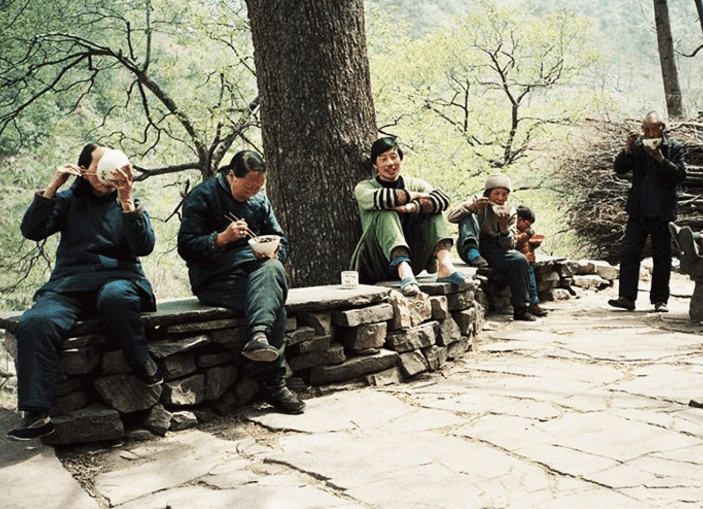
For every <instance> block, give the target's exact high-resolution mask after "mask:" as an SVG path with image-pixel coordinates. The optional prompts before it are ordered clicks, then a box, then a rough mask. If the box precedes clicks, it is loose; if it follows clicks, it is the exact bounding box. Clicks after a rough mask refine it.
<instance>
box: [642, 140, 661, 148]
mask: <svg viewBox="0 0 703 509" xmlns="http://www.w3.org/2000/svg"><path fill="white" fill-rule="evenodd" d="M642 144H643V145H644V146H645V147H647V148H649V149H651V150H654V149H656V148H659V145H661V144H662V139H661V138H643V139H642Z"/></svg>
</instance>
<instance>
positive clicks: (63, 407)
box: [54, 391, 88, 414]
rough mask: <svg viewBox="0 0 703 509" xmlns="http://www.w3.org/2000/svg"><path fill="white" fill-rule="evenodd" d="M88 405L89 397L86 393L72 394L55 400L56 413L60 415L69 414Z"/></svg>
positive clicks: (77, 392)
mask: <svg viewBox="0 0 703 509" xmlns="http://www.w3.org/2000/svg"><path fill="white" fill-rule="evenodd" d="M87 405H88V395H87V394H86V393H85V391H76V392H72V393H70V394H67V395H65V396H62V397H60V398H55V399H54V411H55V412H56V413H59V414H67V413H68V412H70V411H72V410H78V409H79V408H83V407H84V406H87Z"/></svg>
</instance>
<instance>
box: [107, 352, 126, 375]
mask: <svg viewBox="0 0 703 509" xmlns="http://www.w3.org/2000/svg"><path fill="white" fill-rule="evenodd" d="M130 371H131V369H129V366H127V363H126V362H125V360H124V354H123V353H122V350H113V351H111V352H105V353H103V358H102V362H101V366H100V374H102V375H104V376H107V375H116V374H118V373H129V372H130Z"/></svg>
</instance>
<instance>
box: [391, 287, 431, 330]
mask: <svg viewBox="0 0 703 509" xmlns="http://www.w3.org/2000/svg"><path fill="white" fill-rule="evenodd" d="M389 298H390V303H391V304H392V305H393V310H394V313H393V320H391V324H390V330H401V329H409V328H411V327H417V326H418V325H420V324H421V323H422V322H425V321H427V320H429V319H430V318H432V304H431V302H430V297H429V296H428V295H426V294H424V293H418V294H417V295H414V296H413V297H405V296H404V295H403V294H401V293H400V292H397V291H395V290H393V291H391V293H390V297H389Z"/></svg>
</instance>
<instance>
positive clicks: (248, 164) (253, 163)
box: [220, 150, 266, 179]
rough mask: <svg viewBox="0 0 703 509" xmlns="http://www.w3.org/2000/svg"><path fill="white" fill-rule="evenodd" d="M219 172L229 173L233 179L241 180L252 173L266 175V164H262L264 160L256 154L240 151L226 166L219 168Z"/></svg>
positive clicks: (250, 151) (249, 151) (251, 151)
mask: <svg viewBox="0 0 703 509" xmlns="http://www.w3.org/2000/svg"><path fill="white" fill-rule="evenodd" d="M220 171H224V172H228V171H231V172H232V173H234V176H235V177H237V178H239V179H241V178H244V177H246V176H247V175H248V174H249V172H252V171H257V172H259V173H266V163H264V159H263V158H262V157H261V156H260V155H259V154H258V153H257V152H254V151H253V150H241V151H239V152H237V153H236V154H234V157H233V158H232V161H230V163H229V164H228V165H227V166H224V167H222V168H220Z"/></svg>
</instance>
